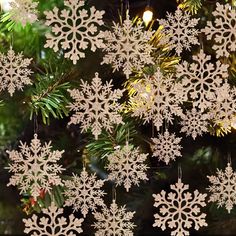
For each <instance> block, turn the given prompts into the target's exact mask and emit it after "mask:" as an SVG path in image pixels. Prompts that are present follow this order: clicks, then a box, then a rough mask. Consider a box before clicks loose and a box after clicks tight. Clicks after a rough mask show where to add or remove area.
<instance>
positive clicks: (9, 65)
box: [0, 48, 33, 96]
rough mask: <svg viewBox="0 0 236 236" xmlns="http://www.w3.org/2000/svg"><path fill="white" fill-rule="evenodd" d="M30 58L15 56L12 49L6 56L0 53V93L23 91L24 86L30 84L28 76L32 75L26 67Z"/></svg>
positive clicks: (11, 93) (20, 55)
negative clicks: (4, 91) (3, 91)
mask: <svg viewBox="0 0 236 236" xmlns="http://www.w3.org/2000/svg"><path fill="white" fill-rule="evenodd" d="M31 61H32V58H30V59H28V58H25V59H24V58H23V55H22V53H19V54H15V52H14V51H13V49H12V48H10V50H9V51H8V52H7V54H6V55H4V54H2V53H0V91H2V90H5V89H6V90H7V91H8V93H9V94H10V95H11V96H12V95H13V94H14V92H15V91H16V90H17V89H18V90H23V87H24V85H30V84H32V82H31V80H30V78H29V76H30V75H31V74H32V73H33V72H32V71H31V70H30V69H29V68H28V66H29V65H30V63H31Z"/></svg>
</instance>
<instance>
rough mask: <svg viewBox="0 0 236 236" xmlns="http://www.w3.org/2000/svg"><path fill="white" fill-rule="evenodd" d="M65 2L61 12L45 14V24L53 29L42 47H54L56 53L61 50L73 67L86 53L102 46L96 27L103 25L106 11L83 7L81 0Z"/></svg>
mask: <svg viewBox="0 0 236 236" xmlns="http://www.w3.org/2000/svg"><path fill="white" fill-rule="evenodd" d="M64 3H65V6H66V7H67V8H65V9H63V10H62V11H60V10H59V9H58V8H57V7H54V9H53V10H52V11H46V12H44V14H45V15H46V23H45V24H46V25H47V26H51V27H52V33H47V34H46V38H47V41H46V44H45V47H46V48H53V50H54V51H55V52H58V51H59V50H60V48H62V49H63V50H64V52H65V58H69V59H70V60H72V61H73V63H74V64H76V63H77V61H78V60H79V59H80V58H84V57H85V50H87V49H90V50H91V51H93V52H94V51H96V49H97V48H101V47H103V46H104V44H103V36H102V34H101V33H100V32H99V27H100V26H101V25H103V20H102V17H103V15H104V13H105V12H104V11H98V10H96V9H95V7H91V8H88V7H85V1H83V0H65V1H64Z"/></svg>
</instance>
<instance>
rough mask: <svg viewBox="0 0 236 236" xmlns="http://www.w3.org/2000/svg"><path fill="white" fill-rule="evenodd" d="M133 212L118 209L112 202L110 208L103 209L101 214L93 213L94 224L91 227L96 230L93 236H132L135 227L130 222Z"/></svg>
mask: <svg viewBox="0 0 236 236" xmlns="http://www.w3.org/2000/svg"><path fill="white" fill-rule="evenodd" d="M134 214H135V212H130V211H128V212H127V211H126V207H125V206H122V207H118V205H117V204H116V202H115V200H113V202H112V204H111V206H110V208H107V207H106V206H105V207H103V210H102V212H95V213H94V218H95V219H96V222H95V223H94V225H93V227H94V228H95V229H96V230H97V231H96V233H95V236H103V235H109V236H124V235H125V236H133V235H134V233H133V231H132V230H133V229H134V227H135V225H134V224H133V223H132V222H131V220H132V218H133V217H134Z"/></svg>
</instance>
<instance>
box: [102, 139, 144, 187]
mask: <svg viewBox="0 0 236 236" xmlns="http://www.w3.org/2000/svg"><path fill="white" fill-rule="evenodd" d="M147 156H148V154H144V153H140V152H139V148H133V147H132V146H131V145H129V144H128V143H126V145H125V146H124V147H123V148H120V149H117V150H116V151H115V152H114V153H112V154H110V155H109V156H108V157H107V159H108V161H109V164H108V165H107V167H106V169H107V170H108V171H110V174H109V175H108V179H110V180H113V181H115V183H116V185H117V186H119V185H122V184H123V185H124V187H125V189H126V191H127V192H128V191H129V189H130V188H131V185H132V184H134V185H139V183H140V180H148V178H147V175H146V170H147V169H148V167H147V165H145V164H144V162H145V161H146V159H147Z"/></svg>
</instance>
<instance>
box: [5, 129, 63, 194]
mask: <svg viewBox="0 0 236 236" xmlns="http://www.w3.org/2000/svg"><path fill="white" fill-rule="evenodd" d="M19 148H20V151H16V150H13V151H7V153H8V154H9V159H10V164H9V167H8V169H9V172H10V173H13V176H12V177H11V178H10V182H9V183H8V186H10V185H13V186H18V187H19V189H20V190H21V191H20V193H21V194H22V193H30V194H31V196H33V197H34V199H36V198H37V197H38V196H39V195H40V192H41V190H42V189H44V190H45V191H46V192H50V190H51V189H52V186H55V185H56V186H58V185H61V186H62V185H63V184H62V181H61V178H60V177H59V176H58V174H60V173H61V172H62V171H63V170H64V168H62V167H61V166H60V165H58V164H57V163H56V162H57V161H58V160H60V159H61V156H62V153H63V152H64V151H51V148H52V147H51V142H49V143H45V144H44V145H43V146H42V144H41V141H40V140H39V139H38V137H37V134H35V135H34V139H32V140H31V143H30V146H28V145H27V144H26V143H22V142H21V141H20V146H19Z"/></svg>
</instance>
